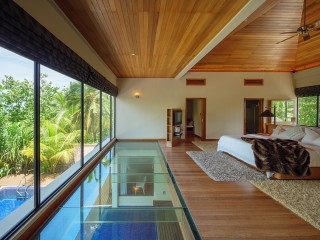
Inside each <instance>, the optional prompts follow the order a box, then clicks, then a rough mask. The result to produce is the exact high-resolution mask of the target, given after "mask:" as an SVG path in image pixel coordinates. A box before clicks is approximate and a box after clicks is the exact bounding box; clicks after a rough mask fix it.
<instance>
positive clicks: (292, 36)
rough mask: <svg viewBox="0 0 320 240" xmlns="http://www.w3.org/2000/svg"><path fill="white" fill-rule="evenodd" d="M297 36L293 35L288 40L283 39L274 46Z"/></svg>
mask: <svg viewBox="0 0 320 240" xmlns="http://www.w3.org/2000/svg"><path fill="white" fill-rule="evenodd" d="M297 35H298V34H295V35H293V36H291V37H288V38H286V39H284V40H282V41H280V42H277V43H276V44H279V43H282V42H284V41H287V40H289V39H290V38H293V37H295V36H297Z"/></svg>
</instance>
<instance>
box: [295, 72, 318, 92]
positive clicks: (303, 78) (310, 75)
mask: <svg viewBox="0 0 320 240" xmlns="http://www.w3.org/2000/svg"><path fill="white" fill-rule="evenodd" d="M293 78H294V80H295V86H296V87H297V88H300V87H307V86H315V85H320V67H314V68H310V69H306V70H302V71H299V72H296V73H294V74H293Z"/></svg>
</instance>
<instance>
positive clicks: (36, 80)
mask: <svg viewBox="0 0 320 240" xmlns="http://www.w3.org/2000/svg"><path fill="white" fill-rule="evenodd" d="M34 206H35V208H36V209H37V208H39V206H40V64H39V63H38V62H35V63H34Z"/></svg>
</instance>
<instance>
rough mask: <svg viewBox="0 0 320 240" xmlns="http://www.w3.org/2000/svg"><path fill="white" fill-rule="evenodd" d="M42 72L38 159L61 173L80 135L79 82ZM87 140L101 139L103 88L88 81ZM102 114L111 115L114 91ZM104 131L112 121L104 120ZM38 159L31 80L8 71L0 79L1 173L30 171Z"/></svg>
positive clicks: (71, 161) (46, 168)
mask: <svg viewBox="0 0 320 240" xmlns="http://www.w3.org/2000/svg"><path fill="white" fill-rule="evenodd" d="M46 78H47V75H45V74H41V85H40V86H41V87H40V121H41V124H40V149H41V153H40V161H41V164H40V166H41V172H42V173H59V172H62V171H64V170H65V169H66V168H68V167H69V166H70V165H72V164H74V162H75V161H76V160H77V159H75V154H76V153H77V152H78V153H79V152H80V139H81V130H80V129H81V128H80V126H81V83H80V82H76V81H74V82H70V86H69V87H64V88H62V89H61V88H58V87H54V86H53V85H52V83H51V82H49V81H47V80H46ZM84 92H85V96H84V108H85V109H84V111H85V113H86V114H85V118H86V119H85V125H84V142H85V143H97V142H99V141H100V91H98V90H96V89H94V88H92V87H88V86H86V87H85V91H84ZM102 109H103V110H102V114H103V117H104V118H108V119H109V118H110V97H108V98H103V108H102ZM102 129H103V136H105V137H107V136H109V135H110V121H102ZM33 162H34V89H33V81H29V80H26V79H25V80H23V81H21V80H16V79H14V78H13V77H11V76H5V77H4V79H2V80H1V82H0V177H2V176H5V175H8V174H20V173H25V174H26V173H32V172H33Z"/></svg>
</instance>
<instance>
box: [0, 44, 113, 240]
mask: <svg viewBox="0 0 320 240" xmlns="http://www.w3.org/2000/svg"><path fill="white" fill-rule="evenodd" d="M0 48H3V49H5V50H7V51H10V52H12V53H14V54H17V55H20V56H22V57H24V58H26V59H28V60H30V61H32V62H33V70H32V71H33V73H34V78H33V79H32V80H33V85H34V92H33V95H34V99H33V101H34V102H33V104H34V119H33V127H34V202H33V204H34V207H33V209H32V211H30V212H29V213H28V214H26V215H25V216H24V217H22V218H21V219H20V220H19V221H18V222H17V223H16V224H15V225H12V226H11V228H10V230H8V231H7V232H4V233H3V234H2V235H0V237H1V238H9V237H10V236H12V235H13V234H14V233H15V232H16V230H18V229H19V228H20V227H21V226H22V225H23V224H24V223H25V222H26V221H27V219H29V218H30V217H32V216H34V215H35V214H36V212H38V211H39V209H41V208H43V207H44V206H45V205H46V204H47V203H48V201H49V200H50V199H51V198H52V197H53V196H54V195H56V194H57V193H58V192H60V190H61V189H62V188H63V187H64V186H65V185H66V184H68V183H69V182H70V181H71V180H72V179H73V178H74V177H75V176H76V175H77V174H78V173H79V172H80V171H81V170H82V169H83V168H84V167H85V166H86V165H87V164H88V163H90V162H91V161H92V159H94V158H95V157H96V156H97V155H98V154H99V153H100V152H102V151H103V150H104V149H105V148H108V147H109V146H110V144H111V142H112V140H113V139H114V138H115V137H116V136H115V132H114V135H113V136H112V135H111V134H110V141H109V142H108V143H107V144H106V145H104V146H102V140H101V137H102V134H101V133H102V132H101V131H102V126H101V124H102V122H101V118H102V110H101V108H102V104H101V101H102V91H101V90H99V89H97V88H95V87H93V86H90V85H88V86H90V87H92V88H94V89H95V90H97V91H99V92H100V113H99V116H100V117H99V119H100V124H99V132H100V137H99V143H98V144H99V146H100V147H99V150H98V151H97V152H96V153H95V154H94V155H92V156H91V157H90V159H88V161H87V162H84V158H85V156H84V97H85V95H84V94H85V93H84V85H85V84H84V82H83V81H81V80H77V79H75V80H77V81H79V82H80V83H81V94H80V105H81V140H80V153H81V160H80V165H81V166H80V168H79V169H77V170H76V171H75V172H74V173H73V174H71V175H70V176H68V177H67V178H66V179H65V181H63V182H62V183H61V184H60V185H59V186H58V187H57V188H56V189H55V190H54V191H52V192H51V193H50V194H48V195H47V196H46V197H45V198H44V199H41V193H40V186H41V181H40V174H41V170H40V153H41V149H40V126H41V125H40V99H41V96H40V88H41V84H40V81H41V78H40V74H41V69H40V66H41V65H42V66H45V67H48V68H51V67H50V66H47V65H46V64H42V63H40V62H39V61H36V60H34V59H30V58H29V57H28V56H24V55H23V54H21V53H19V52H17V51H15V50H12V49H10V48H8V47H6V46H4V45H2V44H1V43H0ZM51 69H52V68H51ZM52 70H54V71H56V72H58V73H61V74H63V75H65V76H67V77H70V78H73V77H72V75H69V74H66V73H65V72H60V71H57V70H55V69H52ZM73 79H74V78H73ZM106 94H108V95H109V96H110V98H112V99H115V98H116V97H114V96H112V95H111V94H109V93H106ZM113 107H114V108H115V105H111V104H110V111H112V110H111V108H113ZM114 111H115V109H114ZM114 121H115V120H114V119H112V115H111V114H110V125H111V122H114ZM110 128H111V127H110ZM110 131H111V130H110Z"/></svg>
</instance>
